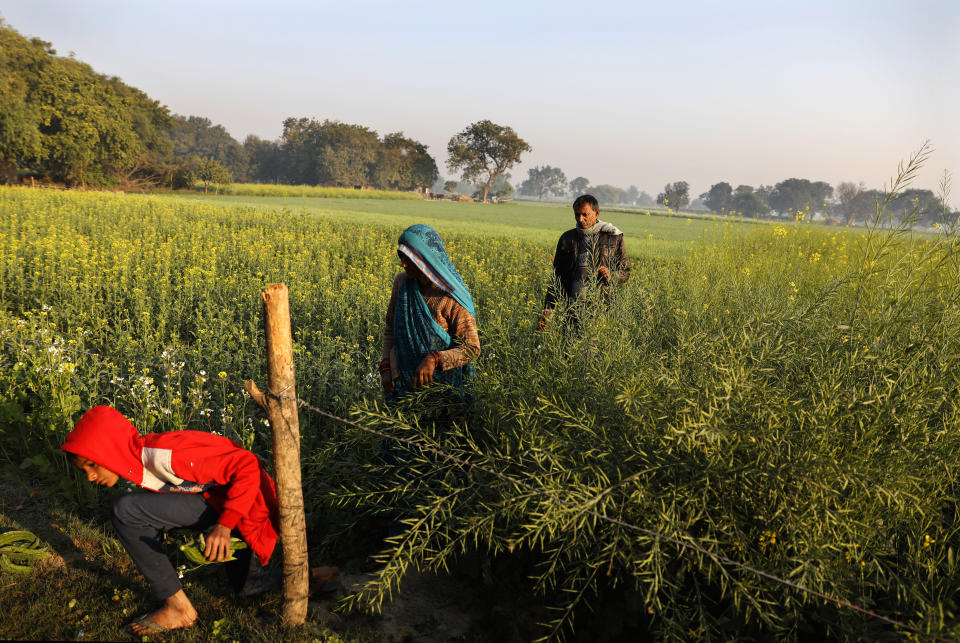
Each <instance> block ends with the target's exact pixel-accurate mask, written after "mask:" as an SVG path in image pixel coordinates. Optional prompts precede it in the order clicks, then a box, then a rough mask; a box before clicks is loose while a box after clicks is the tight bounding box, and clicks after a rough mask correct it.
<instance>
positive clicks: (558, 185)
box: [520, 165, 567, 199]
mask: <svg viewBox="0 0 960 643" xmlns="http://www.w3.org/2000/svg"><path fill="white" fill-rule="evenodd" d="M566 191H567V177H566V176H565V175H564V174H563V170H561V169H560V168H558V167H551V166H549V165H544V166H543V167H539V166H536V165H535V166H533V167H532V168H530V169H529V170H527V179H526V180H525V181H524V182H523V183H521V184H520V193H521V194H526V195H529V196H535V197H537V198H538V199H543V197H545V196H550V195H554V196H557V197H561V196H563V195H564V194H565V193H566Z"/></svg>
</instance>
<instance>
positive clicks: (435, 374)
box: [380, 224, 480, 399]
mask: <svg viewBox="0 0 960 643" xmlns="http://www.w3.org/2000/svg"><path fill="white" fill-rule="evenodd" d="M397 254H398V255H399V256H400V264H401V265H402V266H403V272H401V273H400V274H399V275H397V277H396V278H395V279H394V280H393V291H392V292H391V294H390V305H389V306H388V308H387V317H386V325H385V327H384V330H383V359H382V360H381V361H380V378H381V381H382V384H383V392H384V395H385V396H386V397H387V399H396V398H398V397H402V396H403V395H405V394H407V393H410V392H411V391H413V390H414V389H419V388H424V387H427V386H430V385H431V384H432V383H433V382H438V383H441V384H446V385H449V386H451V387H453V388H454V389H457V390H458V391H459V393H460V394H461V395H462V394H463V392H464V384H465V383H466V382H467V381H468V380H469V379H470V378H471V377H472V376H473V365H472V364H471V362H473V361H474V360H475V359H477V357H478V356H479V355H480V338H479V337H478V336H477V321H476V311H475V308H474V305H473V297H472V296H471V295H470V291H469V290H468V289H467V286H466V284H465V283H464V282H463V278H462V277H461V276H460V273H459V272H457V269H456V268H455V267H454V265H453V262H451V261H450V258H449V257H448V256H447V252H446V250H445V249H444V247H443V242H442V241H441V240H440V236H439V235H438V234H437V232H436V230H434V229H433V228H431V227H430V226H426V225H423V224H417V225H413V226H410V227H409V228H407V229H406V230H404V231H403V234H401V235H400V240H399V245H398V247H397Z"/></svg>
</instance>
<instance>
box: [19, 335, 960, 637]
mask: <svg viewBox="0 0 960 643" xmlns="http://www.w3.org/2000/svg"><path fill="white" fill-rule="evenodd" d="M3 337H4V339H7V336H6V334H4V335H3ZM19 341H21V342H25V343H29V344H33V345H36V346H44V347H47V348H49V347H50V346H51V345H50V343H49V342H43V341H40V340H36V339H32V338H20V339H19ZM55 347H56V349H57V350H58V351H60V352H63V353H72V354H77V355H86V356H88V357H93V358H98V359H102V360H112V361H114V362H116V363H131V364H139V365H142V366H150V367H153V368H156V369H159V370H161V371H165V372H168V373H181V374H185V375H192V376H194V377H197V378H202V379H204V380H207V379H216V381H219V382H226V383H228V384H232V385H234V386H236V387H238V388H239V389H240V390H241V391H243V393H244V394H247V395H249V394H248V393H247V392H246V388H245V386H244V383H243V381H242V380H237V379H233V378H231V377H229V376H228V377H216V378H214V377H213V376H211V375H209V374H206V373H199V372H194V371H190V370H187V369H185V368H181V367H176V366H172V365H171V364H169V363H164V362H157V361H152V360H144V359H137V358H128V357H119V356H115V355H108V354H104V353H98V352H94V351H87V350H83V349H78V348H70V347H67V346H59V345H55ZM263 392H264V394H265V395H267V396H270V397H273V398H274V399H278V400H286V401H290V402H294V403H296V404H297V406H298V407H299V408H304V409H307V410H309V411H311V412H313V413H316V414H318V415H320V416H323V417H326V418H328V419H330V420H333V421H335V422H339V423H342V424H344V425H347V426H350V427H353V428H355V429H358V430H360V431H363V432H365V433H368V434H370V435H374V436H376V437H379V438H383V439H386V440H390V441H392V442H396V443H400V444H403V445H406V446H409V447H414V448H416V449H419V450H421V451H423V452H425V453H430V454H431V455H434V456H436V457H438V458H442V459H444V460H446V461H448V462H451V463H453V464H456V465H459V466H461V467H463V468H465V469H467V470H471V471H479V472H482V473H484V474H486V475H489V476H492V477H495V478H498V479H500V480H502V481H504V482H508V483H510V484H512V485H515V486H517V487H519V488H522V489H525V490H527V491H530V492H532V493H534V494H537V495H540V496H543V497H546V498H549V499H550V500H552V501H554V502H557V503H560V504H563V505H566V506H567V507H570V508H579V506H578V505H576V504H575V503H573V502H570V501H568V500H565V499H564V498H561V497H558V496H556V495H555V494H552V493H550V492H548V491H544V490H543V489H541V488H538V487H535V486H533V485H531V484H530V483H527V482H525V481H523V480H521V479H519V478H516V477H515V476H511V475H509V474H506V473H503V472H502V471H497V470H495V469H491V468H489V467H485V466H483V465H480V464H476V463H474V462H471V461H469V460H466V459H464V458H461V457H459V456H456V455H453V454H452V453H447V452H446V451H444V450H443V449H440V448H438V447H435V446H432V445H429V444H423V443H421V442H417V441H416V440H413V439H411V438H406V437H402V436H398V435H392V434H390V433H386V432H384V431H381V430H379V429H374V428H371V427H368V426H364V425H363V424H361V423H359V422H356V421H354V420H350V419H348V418H344V417H340V416H339V415H336V414H334V413H330V412H329V411H325V410H323V409H321V408H318V407H317V406H314V405H313V404H310V403H309V402H307V401H306V400H303V399H301V398H299V397H291V396H288V395H285V394H284V393H283V392H282V391H281V392H279V393H275V392H273V391H270V390H269V389H267V390H264V391H263ZM581 511H582V513H584V514H586V515H589V516H592V517H594V518H596V519H598V520H600V521H603V522H606V523H609V524H612V525H616V526H618V527H620V528H622V529H626V530H628V531H632V532H634V533H637V534H642V535H644V536H648V537H651V538H655V539H658V540H662V541H665V542H668V543H671V544H673V545H676V546H678V547H680V548H682V549H685V550H688V551H693V552H697V553H699V554H702V555H704V556H706V557H707V558H709V559H710V560H712V561H714V562H715V563H716V564H717V565H720V566H727V567H730V568H734V569H739V570H743V571H745V572H748V573H750V574H754V575H756V576H758V577H760V578H765V579H767V580H770V581H772V582H774V583H777V584H779V585H782V586H784V587H789V588H791V589H793V590H795V591H798V592H800V593H803V594H806V595H808V596H813V597H815V598H819V599H821V600H823V601H825V602H827V603H831V604H833V605H836V606H837V607H840V608H842V609H848V610H851V611H853V612H857V613H859V614H862V615H863V616H867V617H869V618H872V619H875V620H878V621H881V622H883V623H886V624H888V625H892V626H894V627H896V628H900V629H902V630H905V631H908V632H912V633H914V634H918V635H920V636H923V637H927V638H929V639H931V640H935V641H952V640H953V639H948V638H945V637H942V636H938V635H936V634H931V633H929V632H924V631H923V630H921V629H919V628H917V627H914V626H913V625H910V624H908V623H905V622H903V621H900V620H897V619H895V618H891V617H889V616H884V615H883V614H878V613H877V612H875V611H873V610H871V609H869V608H866V607H862V606H860V605H857V604H856V603H852V602H850V601H848V600H846V599H842V598H837V597H835V596H831V595H829V594H826V593H824V592H821V591H818V590H815V589H812V588H810V587H807V586H805V585H802V584H800V583H797V582H794V581H791V580H789V579H786V578H783V577H782V576H777V575H776V574H773V573H771V572H767V571H764V570H762V569H759V568H757V567H754V566H752V565H749V564H747V563H743V562H740V561H738V560H734V559H732V558H730V557H728V556H724V555H723V554H718V553H716V552H712V551H710V550H708V549H706V548H705V547H703V546H702V545H700V544H698V543H696V542H695V541H692V540H684V539H681V538H677V537H675V536H671V535H669V534H665V533H662V532H659V531H656V530H653V529H647V528H646V527H641V526H639V525H634V524H631V523H628V522H626V521H623V520H620V519H619V518H613V517H610V516H607V515H606V514H602V513H600V512H598V511H596V510H595V509H587V510H581Z"/></svg>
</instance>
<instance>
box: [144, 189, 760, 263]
mask: <svg viewBox="0 0 960 643" xmlns="http://www.w3.org/2000/svg"><path fill="white" fill-rule="evenodd" d="M163 198H165V199H185V200H201V201H205V202H210V203H219V204H223V205H241V206H245V207H252V208H257V209H283V208H286V209H289V210H290V211H292V212H302V213H305V214H307V215H310V216H314V217H336V218H337V219H340V220H342V221H345V222H352V223H356V224H378V225H392V226H399V227H406V226H408V225H412V224H414V223H426V224H427V225H430V226H433V227H434V228H436V229H437V231H438V232H439V233H440V234H441V235H443V234H448V233H458V234H469V235H482V236H489V237H497V238H512V239H517V240H522V241H528V242H531V243H534V244H536V245H538V246H540V247H542V248H544V249H546V250H549V251H551V252H552V251H553V249H554V248H555V247H556V243H557V239H558V238H559V236H560V234H562V233H563V232H564V231H565V230H569V229H570V228H572V227H573V226H574V225H575V223H574V220H573V214H572V212H571V210H570V208H569V207H567V206H562V205H557V204H544V203H536V202H531V203H527V202H523V203H500V204H483V203H454V202H452V201H424V200H411V201H384V200H378V199H337V198H322V199H317V198H308V197H300V198H296V197H244V196H232V195H219V196H216V195H202V194H190V195H163ZM644 212H647V211H646V210H638V211H636V212H627V211H621V210H610V211H606V210H602V211H601V215H600V217H601V219H603V220H604V221H609V222H610V223H613V224H614V225H615V226H617V227H618V228H620V229H621V230H622V231H623V233H624V241H625V244H626V248H627V253H628V254H629V255H630V256H633V257H641V256H648V257H664V258H666V257H677V256H680V255H682V254H683V253H684V252H685V250H686V248H688V246H689V244H690V242H691V241H699V240H701V239H703V238H704V237H705V235H708V234H713V233H715V232H716V231H717V230H718V229H719V228H721V227H723V225H724V223H725V221H724V220H721V219H715V218H710V217H704V216H703V215H702V214H701V215H700V216H684V214H683V213H681V214H680V215H675V214H673V213H668V212H657V211H654V210H649V212H650V214H644ZM726 223H727V224H728V225H731V224H730V223H729V220H727V221H726ZM736 225H737V226H738V227H739V229H741V230H744V231H747V230H750V229H753V228H755V227H756V226H758V225H760V226H763V225H769V223H767V222H752V221H737V222H736Z"/></svg>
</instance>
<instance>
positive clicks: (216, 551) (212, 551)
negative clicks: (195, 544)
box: [203, 525, 230, 562]
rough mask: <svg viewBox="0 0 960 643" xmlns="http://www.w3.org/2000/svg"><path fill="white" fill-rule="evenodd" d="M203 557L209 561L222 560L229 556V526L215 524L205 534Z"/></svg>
mask: <svg viewBox="0 0 960 643" xmlns="http://www.w3.org/2000/svg"><path fill="white" fill-rule="evenodd" d="M203 557H204V558H206V559H207V560H209V561H211V562H212V561H217V562H223V561H225V560H226V559H227V558H229V557H230V528H229V527H224V526H223V525H217V526H216V527H214V528H213V531H211V532H210V533H209V534H207V546H206V548H204V550H203Z"/></svg>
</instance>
